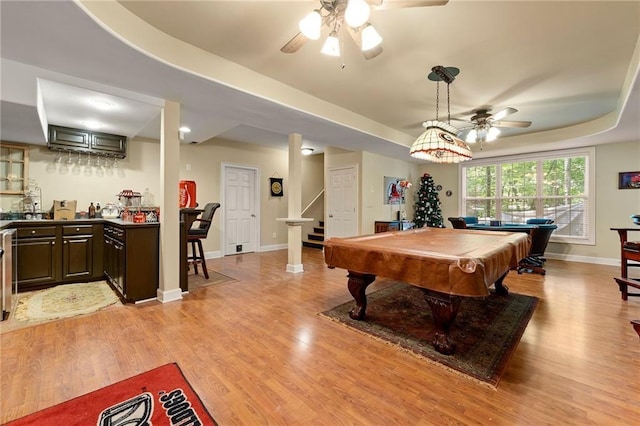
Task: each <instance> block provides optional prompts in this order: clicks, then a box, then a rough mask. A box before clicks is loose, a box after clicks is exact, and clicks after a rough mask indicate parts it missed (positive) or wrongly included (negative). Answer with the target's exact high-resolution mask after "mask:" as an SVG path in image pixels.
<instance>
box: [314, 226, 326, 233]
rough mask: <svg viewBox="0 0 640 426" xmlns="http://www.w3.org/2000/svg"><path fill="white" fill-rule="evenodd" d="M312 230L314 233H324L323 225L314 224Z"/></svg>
mask: <svg viewBox="0 0 640 426" xmlns="http://www.w3.org/2000/svg"><path fill="white" fill-rule="evenodd" d="M313 232H315V233H316V234H322V235H324V227H319V226H314V227H313Z"/></svg>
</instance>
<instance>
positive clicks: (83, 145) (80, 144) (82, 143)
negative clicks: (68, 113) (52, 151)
mask: <svg viewBox="0 0 640 426" xmlns="http://www.w3.org/2000/svg"><path fill="white" fill-rule="evenodd" d="M89 136H90V134H89V132H88V131H86V130H80V129H72V128H69V127H59V126H49V147H50V148H60V149H81V150H88V149H89Z"/></svg>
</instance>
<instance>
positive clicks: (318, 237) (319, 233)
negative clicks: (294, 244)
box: [302, 220, 324, 250]
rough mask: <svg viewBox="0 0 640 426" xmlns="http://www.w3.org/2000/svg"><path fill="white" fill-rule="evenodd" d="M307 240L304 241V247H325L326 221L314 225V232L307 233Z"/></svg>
mask: <svg viewBox="0 0 640 426" xmlns="http://www.w3.org/2000/svg"><path fill="white" fill-rule="evenodd" d="M307 238H308V239H307V240H304V241H302V247H311V248H316V249H321V250H322V249H323V248H324V221H322V220H321V221H319V223H318V226H314V227H313V232H312V233H310V234H307Z"/></svg>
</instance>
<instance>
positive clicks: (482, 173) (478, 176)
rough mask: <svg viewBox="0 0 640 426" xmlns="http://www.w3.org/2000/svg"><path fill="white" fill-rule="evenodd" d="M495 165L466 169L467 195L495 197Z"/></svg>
mask: <svg viewBox="0 0 640 426" xmlns="http://www.w3.org/2000/svg"><path fill="white" fill-rule="evenodd" d="M495 193H496V166H482V167H469V168H468V169H467V196H468V197H495Z"/></svg>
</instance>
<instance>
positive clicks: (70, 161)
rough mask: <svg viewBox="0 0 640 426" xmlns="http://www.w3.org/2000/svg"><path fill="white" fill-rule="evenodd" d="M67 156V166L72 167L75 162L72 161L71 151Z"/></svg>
mask: <svg viewBox="0 0 640 426" xmlns="http://www.w3.org/2000/svg"><path fill="white" fill-rule="evenodd" d="M67 154H68V155H67V164H68V165H71V164H72V163H73V160H72V159H71V151H68V152H67Z"/></svg>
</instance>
